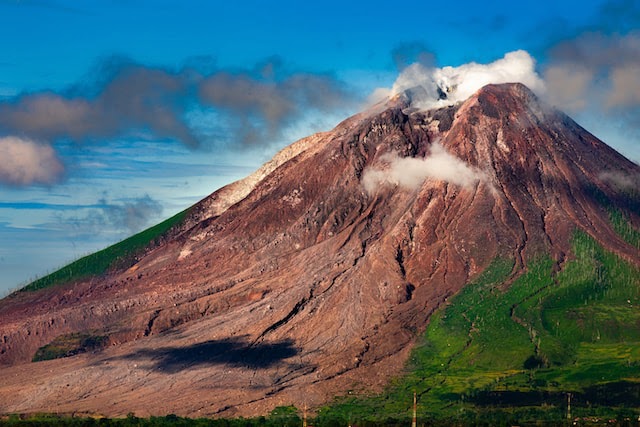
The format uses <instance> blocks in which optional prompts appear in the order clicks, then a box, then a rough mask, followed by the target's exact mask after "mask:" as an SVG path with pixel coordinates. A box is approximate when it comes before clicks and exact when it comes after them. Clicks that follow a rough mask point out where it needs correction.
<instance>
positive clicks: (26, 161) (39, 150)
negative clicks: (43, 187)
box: [0, 136, 64, 186]
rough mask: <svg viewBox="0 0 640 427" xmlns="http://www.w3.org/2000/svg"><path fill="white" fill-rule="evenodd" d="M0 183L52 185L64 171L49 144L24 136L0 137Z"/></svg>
mask: <svg viewBox="0 0 640 427" xmlns="http://www.w3.org/2000/svg"><path fill="white" fill-rule="evenodd" d="M0 159H2V161H1V162H0V183H4V184H10V185H16V186H25V185H31V184H47V185H50V184H54V183H55V182H57V181H58V180H59V179H60V178H61V176H62V174H63V171H64V167H63V165H62V162H61V161H60V159H59V158H58V156H57V155H56V153H55V151H54V150H53V148H51V147H50V146H49V145H43V144H39V143H37V142H35V141H33V140H30V139H27V138H16V137H12V136H9V137H4V138H0Z"/></svg>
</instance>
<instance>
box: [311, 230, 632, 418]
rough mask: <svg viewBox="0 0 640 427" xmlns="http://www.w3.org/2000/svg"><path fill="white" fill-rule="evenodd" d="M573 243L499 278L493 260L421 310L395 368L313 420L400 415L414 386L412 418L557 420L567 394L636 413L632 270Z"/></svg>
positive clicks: (583, 407)
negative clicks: (562, 259)
mask: <svg viewBox="0 0 640 427" xmlns="http://www.w3.org/2000/svg"><path fill="white" fill-rule="evenodd" d="M573 251H574V255H575V257H574V258H573V259H572V260H570V261H567V262H566V263H565V265H563V268H562V270H561V271H560V272H559V273H557V274H554V263H553V262H552V260H551V259H549V258H541V259H538V260H537V261H534V262H531V263H530V265H529V266H528V269H527V271H526V272H525V273H524V274H523V275H521V276H520V277H519V278H518V279H516V280H515V281H514V282H513V283H512V284H511V285H510V286H509V287H508V288H507V289H504V286H502V283H503V282H504V281H505V279H506V278H507V277H508V275H509V272H510V271H511V267H512V263H511V262H510V261H507V260H497V261H495V262H494V263H493V264H492V265H491V266H490V268H488V269H487V270H486V271H485V272H484V273H483V274H482V275H481V276H480V277H479V278H478V279H477V280H476V281H475V282H474V283H472V284H469V285H468V286H467V287H465V288H464V289H463V290H462V292H461V293H460V294H458V295H456V296H455V297H454V298H453V299H452V301H451V303H450V304H449V305H448V306H447V307H446V308H444V309H441V310H440V311H439V312H437V313H436V314H435V315H434V316H433V317H432V318H431V321H430V323H429V325H428V328H427V330H426V333H425V335H424V339H423V340H422V342H420V343H418V345H417V346H416V348H415V349H414V351H413V353H412V357H411V360H410V364H409V366H408V369H407V373H406V374H405V375H404V376H402V377H401V378H398V379H396V380H395V381H393V383H392V384H391V385H390V386H389V387H388V388H387V390H386V391H385V392H384V393H382V394H380V395H378V396H369V397H351V398H341V399H339V400H338V401H337V402H336V403H335V404H333V405H331V406H328V407H326V408H324V409H323V410H322V411H321V413H320V415H319V419H318V421H319V422H318V423H317V424H319V425H322V424H323V423H324V424H333V423H334V422H337V421H338V420H341V421H342V422H348V421H352V422H358V421H360V422H362V421H369V422H375V421H377V422H381V421H382V420H383V419H384V418H386V419H387V421H386V422H387V423H391V422H392V420H395V421H394V422H396V421H397V422H399V421H400V420H405V421H407V420H408V419H409V417H410V414H411V401H412V396H413V392H414V391H416V392H417V394H418V399H419V416H420V418H421V419H422V420H425V419H431V420H435V419H438V420H445V419H456V420H466V421H473V420H475V421H477V420H480V419H485V420H486V419H492V420H494V421H496V417H498V416H501V417H503V418H502V419H503V420H504V421H505V423H508V421H509V419H510V418H509V417H511V416H513V417H514V418H512V419H513V420H520V421H524V420H526V419H529V420H543V419H550V420H562V419H563V418H564V417H566V401H567V393H571V394H572V399H573V401H572V406H573V415H574V416H580V415H583V416H586V415H597V414H600V413H602V414H606V415H608V416H611V415H615V414H616V413H621V411H622V412H624V411H631V412H632V413H633V412H634V411H635V412H639V411H640V309H639V307H640V271H639V270H638V269H637V268H634V267H633V266H631V265H629V264H628V263H626V262H624V261H623V260H621V259H619V258H618V257H617V256H615V255H614V254H611V253H609V252H607V251H605V250H604V249H603V248H602V247H601V246H600V245H599V244H597V242H595V241H594V240H593V239H592V238H591V237H589V236H588V235H586V234H585V233H582V232H578V233H576V235H575V237H574V240H573ZM499 414H501V415H499ZM505 414H506V415H505ZM635 417H636V419H637V414H636V415H635Z"/></svg>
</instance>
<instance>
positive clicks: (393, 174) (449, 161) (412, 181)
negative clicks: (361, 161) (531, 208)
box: [362, 142, 485, 195]
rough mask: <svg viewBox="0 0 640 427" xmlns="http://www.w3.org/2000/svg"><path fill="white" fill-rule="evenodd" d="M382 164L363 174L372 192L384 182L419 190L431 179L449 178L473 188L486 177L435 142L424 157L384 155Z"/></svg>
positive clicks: (452, 182) (367, 188)
mask: <svg viewBox="0 0 640 427" xmlns="http://www.w3.org/2000/svg"><path fill="white" fill-rule="evenodd" d="M380 163H382V164H381V165H380V166H373V167H368V168H366V169H365V170H364V172H363V174H362V185H363V186H364V188H365V190H366V192H367V193H368V194H370V195H372V194H374V193H375V191H376V190H377V189H378V188H379V187H380V186H382V185H397V186H400V187H404V188H406V189H409V190H416V189H418V188H419V187H420V186H421V185H422V183H423V182H424V181H425V180H427V179H430V178H431V179H436V180H442V181H447V182H449V183H451V184H455V185H459V186H461V187H469V186H471V185H473V184H475V183H476V182H478V181H481V180H484V179H485V176H484V174H483V173H482V172H481V171H479V170H477V169H475V168H472V167H471V166H469V165H467V164H466V163H465V162H463V161H462V160H460V159H459V158H457V157H455V156H454V155H452V154H449V153H448V152H447V151H446V150H445V148H444V147H443V146H442V145H441V144H439V143H437V142H435V143H433V144H432V145H431V152H430V153H429V155H428V156H426V157H424V158H415V157H400V156H398V154H397V153H396V152H393V153H386V154H384V155H382V156H381V157H380Z"/></svg>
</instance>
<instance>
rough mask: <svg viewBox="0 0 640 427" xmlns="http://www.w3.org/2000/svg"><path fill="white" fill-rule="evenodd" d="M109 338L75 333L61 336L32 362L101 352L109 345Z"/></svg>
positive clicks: (94, 334)
mask: <svg viewBox="0 0 640 427" xmlns="http://www.w3.org/2000/svg"><path fill="white" fill-rule="evenodd" d="M108 341H109V337H107V336H105V335H98V334H96V333H89V332H87V333H73V334H66V335H60V336H59V337H57V338H56V339H54V340H53V341H51V342H50V343H49V344H47V345H45V346H42V347H40V348H39V349H38V350H37V351H36V354H35V355H34V356H33V359H32V362H39V361H41V360H51V359H59V358H61V357H69V356H73V355H76V354H79V353H84V352H87V351H94V350H99V349H101V348H103V347H104V346H106V345H107V344H108Z"/></svg>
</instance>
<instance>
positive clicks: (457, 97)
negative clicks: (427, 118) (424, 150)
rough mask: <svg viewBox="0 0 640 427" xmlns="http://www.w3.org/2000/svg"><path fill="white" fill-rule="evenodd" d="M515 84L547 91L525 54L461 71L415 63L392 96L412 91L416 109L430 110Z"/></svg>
mask: <svg viewBox="0 0 640 427" xmlns="http://www.w3.org/2000/svg"><path fill="white" fill-rule="evenodd" d="M516 82H519V83H523V84H525V85H527V86H528V87H529V88H530V89H532V90H533V91H537V92H542V91H543V90H544V82H543V81H542V79H541V78H540V76H538V74H537V73H536V71H535V61H534V59H533V58H532V57H531V55H529V54H528V53H527V52H525V51H524V50H517V51H514V52H509V53H507V54H506V55H505V56H504V57H503V58H501V59H498V60H497V61H494V62H491V63H489V64H478V63H475V62H470V63H467V64H463V65H460V66H459V67H443V68H436V67H430V66H428V65H424V64H422V63H419V62H416V63H414V64H411V65H410V66H408V67H406V68H405V69H404V70H403V71H402V72H401V73H400V75H399V76H398V78H397V79H396V81H395V83H394V84H393V87H392V88H391V90H390V91H389V94H390V95H397V94H400V93H403V92H404V91H407V90H411V105H412V106H413V107H417V108H422V109H431V108H439V107H443V106H446V105H453V104H455V103H457V102H460V101H464V100H465V99H467V98H468V97H470V96H471V95H473V93H475V92H476V91H477V90H478V89H480V88H482V87H483V86H485V85H487V84H490V83H516ZM378 95H379V93H378Z"/></svg>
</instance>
